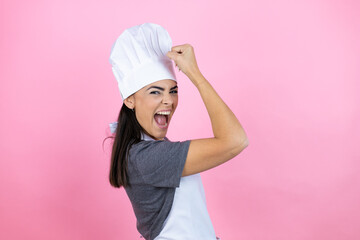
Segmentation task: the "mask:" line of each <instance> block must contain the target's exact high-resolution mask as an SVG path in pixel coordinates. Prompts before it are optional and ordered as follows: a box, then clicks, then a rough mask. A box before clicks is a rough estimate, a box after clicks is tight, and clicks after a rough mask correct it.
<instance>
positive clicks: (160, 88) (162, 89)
mask: <svg viewBox="0 0 360 240" xmlns="http://www.w3.org/2000/svg"><path fill="white" fill-rule="evenodd" d="M150 88H156V89H159V90H161V91H164V90H165V89H164V88H162V87H158V86H150V87H149V88H148V89H146V91H147V90H149V89H150ZM176 88H178V86H177V85H176V86H175V87H172V88H170V90H174V89H176Z"/></svg>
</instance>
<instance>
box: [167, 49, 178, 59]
mask: <svg viewBox="0 0 360 240" xmlns="http://www.w3.org/2000/svg"><path fill="white" fill-rule="evenodd" d="M166 56H168V58H170V59H171V60H174V61H175V60H176V58H177V56H178V54H177V53H176V52H172V51H171V52H167V53H166Z"/></svg>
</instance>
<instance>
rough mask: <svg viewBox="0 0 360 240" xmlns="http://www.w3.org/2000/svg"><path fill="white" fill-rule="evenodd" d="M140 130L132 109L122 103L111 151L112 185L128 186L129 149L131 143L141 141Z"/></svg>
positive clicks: (110, 174) (141, 130)
mask: <svg viewBox="0 0 360 240" xmlns="http://www.w3.org/2000/svg"><path fill="white" fill-rule="evenodd" d="M142 132H143V129H142V127H141V125H140V124H139V122H138V121H137V119H136V116H135V112H134V110H132V109H129V108H128V107H127V106H126V105H125V104H123V105H122V107H121V110H120V113H119V117H118V125H117V128H116V133H115V137H114V143H113V146H112V152H111V164H110V173H109V180H110V184H111V185H112V186H113V187H116V188H120V187H121V186H123V187H127V186H130V184H129V177H128V174H127V166H128V154H129V149H130V147H131V145H133V144H135V143H138V142H140V141H141V133H142Z"/></svg>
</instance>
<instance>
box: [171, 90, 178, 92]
mask: <svg viewBox="0 0 360 240" xmlns="http://www.w3.org/2000/svg"><path fill="white" fill-rule="evenodd" d="M170 93H178V91H177V90H172V91H171V92H170Z"/></svg>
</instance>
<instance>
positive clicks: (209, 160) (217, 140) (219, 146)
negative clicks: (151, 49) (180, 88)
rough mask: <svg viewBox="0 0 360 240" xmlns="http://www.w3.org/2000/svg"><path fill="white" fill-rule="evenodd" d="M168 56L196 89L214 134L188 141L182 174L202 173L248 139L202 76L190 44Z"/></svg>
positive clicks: (239, 147)
mask: <svg viewBox="0 0 360 240" xmlns="http://www.w3.org/2000/svg"><path fill="white" fill-rule="evenodd" d="M167 56H168V57H169V58H171V59H173V60H174V61H175V63H176V65H177V66H178V67H179V69H180V70H181V71H182V72H184V73H185V74H186V75H187V76H188V78H189V79H190V80H191V81H192V82H193V84H194V85H195V86H196V88H197V89H198V91H199V93H200V95H201V98H202V100H203V102H204V104H205V107H206V109H207V112H208V114H209V117H210V120H211V126H212V130H213V133H214V137H213V138H204V139H194V140H191V142H190V146H189V151H188V155H187V159H186V162H185V166H184V170H183V173H182V175H183V176H187V175H192V174H195V173H199V172H203V171H206V170H208V169H210V168H213V167H216V166H218V165H220V164H222V163H224V162H226V161H228V160H230V159H232V158H234V157H235V156H236V155H238V154H239V153H240V152H241V151H242V150H243V149H245V148H246V147H247V146H248V144H249V141H248V138H247V136H246V133H245V131H244V129H243V128H242V126H241V124H240V122H239V121H238V119H237V118H236V116H235V115H234V113H233V112H232V111H231V109H230V108H229V107H228V106H227V105H226V104H225V103H224V101H223V100H222V99H221V98H220V96H219V95H218V94H217V93H216V91H215V89H214V88H213V87H212V86H211V84H210V83H209V82H208V81H207V80H206V79H205V77H204V76H203V75H202V74H201V72H200V70H199V68H198V66H197V63H196V59H195V54H194V49H193V47H192V46H191V45H189V44H184V45H180V46H175V47H173V48H172V49H171V52H168V54H167Z"/></svg>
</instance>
